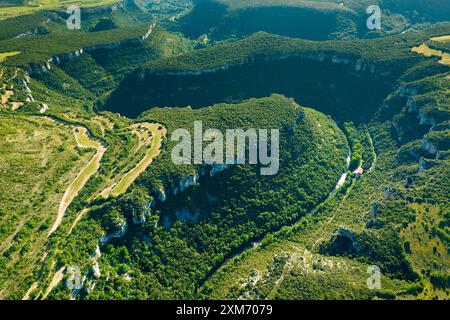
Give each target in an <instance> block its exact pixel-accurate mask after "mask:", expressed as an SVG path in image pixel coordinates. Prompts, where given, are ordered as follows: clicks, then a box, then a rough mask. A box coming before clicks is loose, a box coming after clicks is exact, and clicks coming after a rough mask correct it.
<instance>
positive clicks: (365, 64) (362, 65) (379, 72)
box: [141, 52, 392, 80]
mask: <svg viewBox="0 0 450 320" xmlns="http://www.w3.org/2000/svg"><path fill="white" fill-rule="evenodd" d="M259 58H260V57H259V56H258V57H257V56H249V57H246V58H244V59H240V60H236V61H232V62H228V63H226V64H223V65H220V66H217V67H213V68H205V69H201V70H197V71H192V70H165V71H158V70H155V71H154V70H148V71H147V72H146V74H141V79H142V80H144V79H145V76H146V75H168V76H200V75H203V74H210V73H216V72H219V71H226V70H229V69H230V68H232V67H239V66H244V65H246V64H250V63H253V62H255V60H257V59H259ZM289 58H300V59H305V60H314V61H318V62H329V63H332V64H342V65H347V66H349V67H350V69H352V70H354V71H356V72H361V73H368V74H371V75H373V76H376V77H380V78H385V77H388V76H389V75H391V74H392V71H391V70H390V69H389V68H386V67H382V66H379V65H377V64H376V63H374V62H372V61H369V60H366V59H363V58H358V57H355V56H346V55H338V54H334V53H330V52H292V53H286V54H279V55H266V56H264V57H262V59H263V60H264V61H265V62H271V61H280V60H286V59H289Z"/></svg>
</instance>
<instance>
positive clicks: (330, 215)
mask: <svg viewBox="0 0 450 320" xmlns="http://www.w3.org/2000/svg"><path fill="white" fill-rule="evenodd" d="M55 3H56V2H55ZM55 3H53V4H52V5H50V4H49V5H47V4H48V3H46V4H45V5H42V6H41V7H35V6H31V5H30V3H26V4H25V3H22V2H21V1H7V2H5V3H2V5H0V98H1V99H0V137H1V139H0V140H1V142H0V150H1V152H0V154H1V155H2V156H1V161H0V176H1V179H0V180H1V182H0V267H1V268H0V269H1V270H2V271H0V299H16V300H18V299H43V300H45V299H58V300H59V299H61V300H63V299H80V300H97V299H100V300H108V299H142V300H147V299H149V300H154V299H269V300H270V299H288V300H291V299H292V300H295V299H439V300H448V299H449V289H450V288H449V270H450V257H449V237H450V229H449V217H450V215H449V209H450V208H449V199H448V194H449V192H448V190H450V185H449V181H450V179H449V176H450V172H449V169H450V162H449V161H450V158H449V154H450V150H449V147H450V107H449V106H450V93H449V92H450V69H449V68H450V65H449V63H450V62H449V60H448V59H446V58H448V57H447V56H446V54H448V53H449V52H450V51H449V47H448V45H449V40H450V39H448V37H446V36H449V35H450V24H449V23H450V17H449V16H448V12H450V8H447V3H446V2H443V1H434V0H433V1H424V0H411V1H406V0H379V1H356V0H343V1H340V2H339V3H337V2H334V1H328V0H320V1H319V0H314V1H313V0H311V1H303V0H283V1H272V0H252V1H238V0H200V1H190V0H170V1H165V2H160V3H154V2H150V1H147V0H130V1H125V2H120V3H116V2H115V1H109V0H107V1H96V2H95V3H90V5H89V6H88V7H82V17H83V20H82V26H81V29H80V30H68V29H67V28H66V25H65V23H66V19H67V13H66V12H65V8H64V6H65V5H66V4H67V3H64V4H63V3H60V2H58V4H57V5H56V4H55ZM70 3H71V4H72V3H75V4H83V3H84V2H79V1H70ZM369 4H378V5H380V7H381V9H382V17H384V18H383V20H382V21H383V28H382V29H381V30H379V31H373V30H368V29H367V27H366V20H367V17H368V14H367V12H366V9H367V6H368V5H369ZM5 10H9V11H8V13H7V14H6V11H5ZM315 26H320V27H318V28H315ZM433 50H435V51H433ZM198 121H202V125H203V128H204V130H206V129H217V130H219V131H220V132H225V131H226V130H227V129H242V130H243V131H245V130H249V131H251V130H252V129H255V131H256V132H260V131H259V130H264V129H268V130H269V132H270V130H271V129H273V130H275V129H276V130H279V135H280V141H279V152H280V154H279V170H277V173H276V174H275V175H273V176H270V175H269V176H265V175H263V174H261V172H262V171H261V169H262V168H263V167H264V165H263V164H262V163H260V164H257V165H254V164H239V165H236V164H234V163H229V164H227V165H222V164H220V163H215V164H200V163H197V164H181V165H180V164H175V163H174V161H173V159H172V151H173V150H174V148H175V146H176V145H177V143H176V141H174V140H173V139H172V135H173V134H174V133H175V132H177V129H186V130H187V132H189V133H190V135H191V136H195V135H196V132H195V129H194V123H195V122H198ZM249 131H247V132H249ZM202 136H203V133H202ZM205 136H206V135H205ZM270 137H272V138H273V136H272V134H271V135H270ZM205 140H206V138H205ZM248 140H249V141H250V138H249V139H248ZM244 141H245V139H244ZM233 142H234V141H233ZM202 146H203V148H204V149H205V148H206V147H207V146H208V141H203V145H202ZM222 147H223V146H222ZM259 148H261V146H259ZM276 149H277V148H276V146H275V145H273V144H272V143H269V146H268V149H267V150H266V151H268V152H269V151H270V153H271V154H273V152H275V151H274V150H276ZM223 151H224V152H225V151H226V148H225V149H224V150H223ZM245 151H246V152H247V151H248V152H250V150H245ZM259 151H261V150H259ZM215 152H216V151H215ZM233 155H235V154H233ZM191 157H192V155H189V158H191ZM117 190H120V192H119V191H117ZM373 268H375V269H376V270H378V269H379V271H380V273H381V274H380V276H381V278H380V281H381V282H380V283H381V285H380V286H379V287H377V288H371V287H370V286H368V284H367V280H368V277H369V275H368V270H373ZM74 283H75V284H74Z"/></svg>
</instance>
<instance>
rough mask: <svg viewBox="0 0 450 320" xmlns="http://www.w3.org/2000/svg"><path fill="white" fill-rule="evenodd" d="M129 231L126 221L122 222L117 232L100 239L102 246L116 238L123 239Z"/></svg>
mask: <svg viewBox="0 0 450 320" xmlns="http://www.w3.org/2000/svg"><path fill="white" fill-rule="evenodd" d="M127 229H128V223H127V222H126V220H125V219H124V220H123V221H121V222H120V223H119V224H118V226H117V229H116V231H115V232H113V233H110V234H106V235H104V236H102V237H101V238H100V244H101V245H105V244H107V243H108V242H109V241H111V240H112V239H114V238H122V237H123V236H124V235H125V233H126V232H127Z"/></svg>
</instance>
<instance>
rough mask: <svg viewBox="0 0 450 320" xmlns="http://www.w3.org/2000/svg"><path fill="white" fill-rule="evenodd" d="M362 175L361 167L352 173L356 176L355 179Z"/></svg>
mask: <svg viewBox="0 0 450 320" xmlns="http://www.w3.org/2000/svg"><path fill="white" fill-rule="evenodd" d="M363 173H364V169H363V168H362V167H359V168H358V169H356V170H355V171H353V174H354V175H355V176H356V178H359V177H361V175H362V174H363Z"/></svg>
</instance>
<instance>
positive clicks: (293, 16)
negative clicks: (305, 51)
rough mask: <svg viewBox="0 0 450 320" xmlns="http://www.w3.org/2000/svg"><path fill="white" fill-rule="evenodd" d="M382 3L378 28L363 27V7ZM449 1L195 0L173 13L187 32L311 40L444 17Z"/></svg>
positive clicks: (386, 29) (399, 29) (396, 29)
mask: <svg viewBox="0 0 450 320" xmlns="http://www.w3.org/2000/svg"><path fill="white" fill-rule="evenodd" d="M371 5H379V6H380V8H381V9H382V17H383V26H384V27H383V29H382V30H380V31H377V30H373V31H372V30H368V29H367V26H366V21H367V19H368V17H369V14H367V12H366V10H367V8H368V7H369V6H371ZM449 12H450V4H448V3H447V2H445V1H439V0H433V1H432V3H430V1H428V0H414V1H398V0H377V1H372V0H370V1H369V0H363V1H361V0H343V1H339V2H338V3H337V2H336V1H331V0H312V1H304V0H279V1H270V0H269V1H268V0H251V1H240V0H199V1H196V5H195V7H194V9H193V10H192V11H191V12H190V13H189V14H187V15H185V16H183V17H182V18H180V19H179V22H180V24H181V25H182V26H183V28H184V32H185V33H186V34H187V35H188V36H191V37H195V38H196V37H198V36H200V35H201V34H209V35H210V36H211V37H212V38H215V39H224V38H229V37H242V36H247V35H250V34H252V33H254V32H257V31H266V32H270V33H275V34H280V35H285V36H289V37H296V38H305V39H311V40H326V39H354V38H366V37H367V38H372V37H379V36H384V35H387V34H394V33H400V32H402V31H404V30H407V29H408V28H410V27H411V26H413V27H416V26H417V27H418V28H423V27H426V25H423V23H424V22H429V21H433V22H437V21H448V19H449V17H450V14H449Z"/></svg>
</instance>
